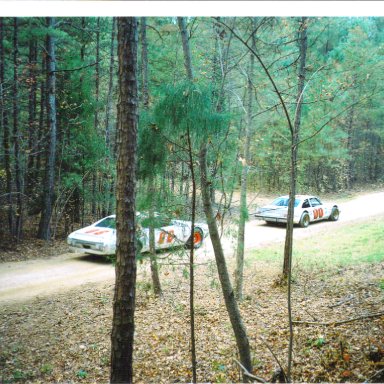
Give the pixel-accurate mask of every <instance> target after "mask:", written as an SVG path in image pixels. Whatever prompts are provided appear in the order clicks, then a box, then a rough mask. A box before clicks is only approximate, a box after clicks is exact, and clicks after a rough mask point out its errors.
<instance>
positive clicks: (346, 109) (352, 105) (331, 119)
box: [297, 91, 383, 145]
mask: <svg viewBox="0 0 384 384" xmlns="http://www.w3.org/2000/svg"><path fill="white" fill-rule="evenodd" d="M381 92H383V91H379V92H376V93H371V94H370V95H369V96H366V97H363V98H361V99H359V100H357V101H356V102H354V103H352V104H350V105H348V106H347V107H346V108H344V109H342V110H341V112H339V113H338V114H337V115H335V116H333V117H331V118H330V119H329V120H328V121H327V122H325V123H324V124H323V125H322V126H321V127H320V128H319V129H317V130H316V131H315V132H314V133H313V134H312V135H310V136H308V137H306V138H305V139H303V140H300V141H299V142H298V143H297V145H300V144H301V143H304V142H305V141H307V140H310V139H312V138H313V137H315V136H317V135H318V134H319V133H320V132H321V131H322V130H323V129H324V128H325V127H326V126H327V125H328V124H329V123H330V122H331V121H333V120H335V119H337V118H338V117H339V116H341V115H342V114H343V113H344V112H346V111H348V110H349V109H351V108H352V107H354V106H355V105H357V104H359V103H361V102H362V101H363V100H366V99H368V98H369V97H372V96H373V95H377V94H379V93H381Z"/></svg>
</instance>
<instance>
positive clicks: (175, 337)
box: [0, 259, 384, 383]
mask: <svg viewBox="0 0 384 384" xmlns="http://www.w3.org/2000/svg"><path fill="white" fill-rule="evenodd" d="M228 261H229V264H230V266H233V265H232V264H234V260H233V259H230V260H228ZM197 262H199V260H197ZM138 272H139V273H138V284H137V309H136V333H135V352H134V371H135V382H137V383H149V382H152V383H177V382H190V381H191V365H190V353H189V350H190V344H189V340H190V337H189V332H190V331H189V298H188V297H189V296H188V295H189V293H188V292H189V288H188V287H189V282H188V279H187V276H186V273H185V265H178V266H175V265H163V266H162V268H161V279H162V284H163V291H164V295H163V296H162V297H161V298H155V297H154V296H153V295H152V294H151V291H150V288H149V286H150V284H149V282H150V272H149V268H148V265H147V263H146V262H144V263H143V264H139V265H138ZM279 272H280V265H278V264H275V263H266V262H260V261H256V262H251V263H248V264H247V267H246V271H245V280H244V300H243V302H242V303H241V305H240V308H241V313H242V316H243V319H244V322H245V324H246V327H247V331H248V334H249V338H250V343H251V347H252V354H253V365H254V371H253V373H254V374H256V375H257V376H261V377H264V378H266V379H267V380H269V379H270V378H271V376H272V373H273V372H274V371H275V370H276V368H277V367H278V363H277V360H279V361H280V363H281V364H282V366H283V367H285V366H286V355H287V346H288V324H287V309H286V308H287V305H286V288H285V287H282V286H279V284H276V278H277V276H278V274H279ZM383 272H384V262H381V263H376V264H360V265H358V266H354V267H348V268H342V269H340V268H335V269H334V270H319V269H318V270H316V271H314V270H311V271H308V270H305V271H304V270H299V269H297V268H296V270H295V278H294V284H293V317H294V320H296V321H309V322H314V323H327V325H321V324H297V325H295V326H294V334H295V339H294V340H295V341H294V365H293V372H292V373H293V378H294V381H296V382H364V381H367V380H369V379H371V378H373V379H372V381H376V382H380V381H384V378H382V377H381V376H380V375H379V374H377V372H380V370H382V369H383V368H384V367H383V364H384V316H377V317H373V318H362V319H360V320H356V321H352V322H349V323H345V324H340V325H335V324H331V323H333V322H338V321H341V320H347V319H352V318H356V317H360V316H366V315H369V314H374V313H378V312H380V311H383V307H384V305H383V304H384V287H383ZM112 301H113V282H112V281H110V282H106V283H103V284H91V283H89V284H85V285H83V286H82V287H81V288H80V289H74V290H71V291H68V292H66V293H61V294H57V295H54V296H51V297H48V298H44V297H40V298H36V299H34V300H33V301H30V302H26V303H24V304H20V303H19V304H16V303H13V304H7V305H3V306H2V308H1V310H0V372H1V374H0V382H2V383H6V382H13V381H20V382H36V383H39V382H40V383H47V382H67V383H68V382H84V383H93V382H97V383H100V382H108V379H109V357H110V329H111V322H112ZM195 302H196V333H197V337H196V338H197V360H198V371H197V373H198V380H199V381H200V382H239V381H241V373H240V371H239V367H238V366H237V364H236V363H235V359H238V357H237V353H236V346H235V342H234V338H233V333H232V330H231V326H230V322H229V320H228V316H227V313H226V310H225V306H224V302H223V299H222V294H221V288H220V285H219V281H218V277H217V272H216V268H215V266H214V264H213V263H212V262H211V261H209V262H205V261H204V262H202V263H201V265H198V266H197V267H196V299H195ZM271 351H272V352H273V354H274V355H275V357H274V356H273V354H272V352H271ZM375 374H377V375H376V377H374V375H375Z"/></svg>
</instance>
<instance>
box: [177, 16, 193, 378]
mask: <svg viewBox="0 0 384 384" xmlns="http://www.w3.org/2000/svg"><path fill="white" fill-rule="evenodd" d="M177 21H178V24H179V30H180V35H181V41H182V44H183V52H184V66H185V70H186V72H187V77H188V79H189V80H190V81H193V78H194V76H193V68H192V59H191V49H190V46H189V39H188V33H187V26H186V22H185V18H184V17H178V18H177ZM187 140H188V158H189V164H188V165H189V171H190V172H191V179H192V201H191V205H192V212H191V216H192V217H191V222H192V223H191V250H190V256H189V313H190V322H191V324H190V331H191V364H192V381H193V383H196V382H197V361H196V335H195V272H194V248H193V233H194V227H195V214H196V180H195V172H194V166H193V153H192V144H191V132H190V131H189V127H188V129H187ZM185 198H186V202H185V205H186V206H189V205H190V202H189V179H187V187H186V195H185Z"/></svg>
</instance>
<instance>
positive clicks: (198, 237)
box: [186, 227, 204, 249]
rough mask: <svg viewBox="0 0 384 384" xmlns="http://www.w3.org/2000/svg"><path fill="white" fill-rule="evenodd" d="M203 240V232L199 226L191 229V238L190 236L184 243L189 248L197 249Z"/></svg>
mask: <svg viewBox="0 0 384 384" xmlns="http://www.w3.org/2000/svg"><path fill="white" fill-rule="evenodd" d="M203 240H204V232H203V230H202V229H201V228H199V227H195V230H194V231H193V238H192V237H190V238H189V239H188V241H187V243H186V245H187V248H189V249H191V247H192V246H193V248H195V249H198V248H200V247H201V246H202V244H203Z"/></svg>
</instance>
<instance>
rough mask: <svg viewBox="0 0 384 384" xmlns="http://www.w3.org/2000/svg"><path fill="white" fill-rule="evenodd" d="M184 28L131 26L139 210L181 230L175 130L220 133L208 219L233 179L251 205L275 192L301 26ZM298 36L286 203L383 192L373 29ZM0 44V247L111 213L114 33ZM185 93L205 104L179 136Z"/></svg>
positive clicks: (46, 34)
mask: <svg viewBox="0 0 384 384" xmlns="http://www.w3.org/2000/svg"><path fill="white" fill-rule="evenodd" d="M184 20H185V26H184V35H183V34H182V33H180V28H179V27H180V26H179V25H178V21H177V18H165V17H162V18H147V19H146V18H141V19H140V20H139V24H140V26H139V28H140V33H139V58H138V68H139V74H140V76H139V87H138V91H139V98H140V106H139V114H140V127H139V148H138V189H137V192H138V193H137V196H138V205H139V208H140V207H144V208H145V207H148V206H149V204H152V203H153V202H150V201H148V196H151V197H154V198H155V199H156V202H155V204H156V206H157V209H160V210H161V209H164V210H172V211H173V212H176V213H177V214H178V215H180V216H183V215H187V216H188V215H189V213H188V210H186V209H185V208H184V207H185V206H190V204H189V201H190V199H191V188H192V182H191V177H190V171H191V170H190V167H189V166H188V164H189V158H188V150H187V147H188V145H187V140H186V135H185V132H186V131H185V126H186V125H188V129H190V130H191V133H192V135H191V138H192V139H193V140H195V141H196V140H197V139H195V137H199V135H200V136H201V134H202V133H201V132H202V125H204V124H205V122H206V121H208V120H207V119H212V122H210V124H216V125H217V129H216V130H215V129H213V130H212V132H211V134H209V135H210V137H209V142H210V144H209V148H208V154H209V156H208V157H209V158H208V162H209V164H208V167H209V172H210V176H211V179H212V183H213V184H214V185H212V188H211V192H212V195H213V191H214V190H215V191H217V192H218V194H216V195H215V196H213V197H214V198H215V204H216V206H217V210H218V211H220V210H221V211H225V209H228V207H229V206H230V201H231V192H232V191H233V190H234V189H237V188H239V187H240V184H241V180H242V170H243V169H244V168H246V178H247V188H248V189H249V190H252V191H270V192H276V193H281V192H286V191H287V190H288V185H289V172H288V169H289V162H290V156H289V153H290V145H291V142H290V137H289V136H290V133H289V125H288V124H287V113H288V115H290V116H291V117H292V119H293V116H294V115H295V113H297V100H296V97H297V94H296V93H297V86H298V81H297V79H298V67H299V65H300V57H302V55H301V54H300V47H299V44H298V41H299V38H298V33H299V30H300V25H301V23H302V20H301V19H300V18H216V19H215V18H188V19H184ZM305 23H306V24H305V28H306V39H307V42H306V48H305V50H306V60H305V79H306V81H305V88H304V89H303V93H302V98H301V102H302V106H301V108H300V116H301V118H300V137H299V142H298V158H297V172H298V174H297V183H298V187H297V190H298V191H300V192H307V191H312V192H317V193H321V192H330V191H340V190H344V189H351V188H353V187H355V186H356V185H361V184H372V183H376V182H379V181H382V180H383V177H384V163H383V161H382V159H383V135H384V130H383V126H382V121H383V110H382V108H380V107H381V106H382V102H381V99H382V91H383V87H382V71H383V60H382V59H383V25H384V23H383V19H382V18H341V17H340V18H325V17H324V18H309V19H306V21H305ZM0 35H1V37H0V114H1V120H0V123H1V125H0V136H1V147H0V179H1V183H0V199H1V204H0V207H1V208H0V215H1V221H2V223H4V225H2V226H1V229H0V230H1V232H2V235H3V236H4V235H9V234H10V235H11V236H12V237H14V238H16V239H20V238H22V237H23V236H25V234H26V233H27V232H28V231H33V232H34V233H31V234H33V236H35V235H36V236H38V237H39V238H43V239H48V238H51V237H55V236H58V235H63V234H66V233H68V232H69V230H70V229H71V228H72V227H73V225H74V224H80V225H83V224H84V223H88V222H91V221H92V220H94V219H96V218H100V217H102V216H105V215H106V214H109V213H112V212H114V209H115V206H114V204H115V200H114V196H115V175H116V170H115V169H116V103H117V93H118V92H117V60H116V46H117V38H116V22H115V20H114V19H112V18H101V17H98V18H80V17H79V18H64V17H62V18H47V19H45V18H2V19H1V20H0ZM183 39H184V40H186V41H188V47H189V56H185V51H184V50H183V49H184V48H185V44H183ZM252 52H253V53H257V56H255V55H254V54H252ZM185 57H188V58H189V60H190V62H189V71H190V73H188V70H187V71H186V67H185V65H187V64H188V63H187V62H186V60H185V59H184V58H185ZM256 57H257V60H256ZM187 66H188V65H187ZM186 73H187V74H186ZM188 78H189V79H193V84H194V89H192V88H190V89H189V91H188V90H186V88H185V87H184V85H183V82H184V81H186V80H188ZM183 87H184V88H183ZM185 92H201V95H209V97H206V96H204V97H203V98H201V99H199V100H197V99H196V105H194V106H190V108H191V109H190V117H189V119H190V123H186V122H185V121H182V120H181V119H180V116H179V115H178V114H179V113H180V111H178V110H177V108H174V106H175V105H176V104H177V103H179V101H180V100H182V98H183V95H184V96H185ZM179 98H181V99H179ZM201 104H204V105H201ZM202 108H203V109H202ZM193 109H194V110H193ZM210 112H214V113H210ZM204 114H208V115H209V117H208V115H207V116H205V115H204ZM214 114H219V115H220V116H216V117H215V116H214ZM215 119H216V120H215ZM213 120H215V122H213ZM219 120H220V121H219ZM183 132H184V133H183ZM194 135H195V136H194ZM192 146H193V143H192ZM186 203H187V204H186Z"/></svg>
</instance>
